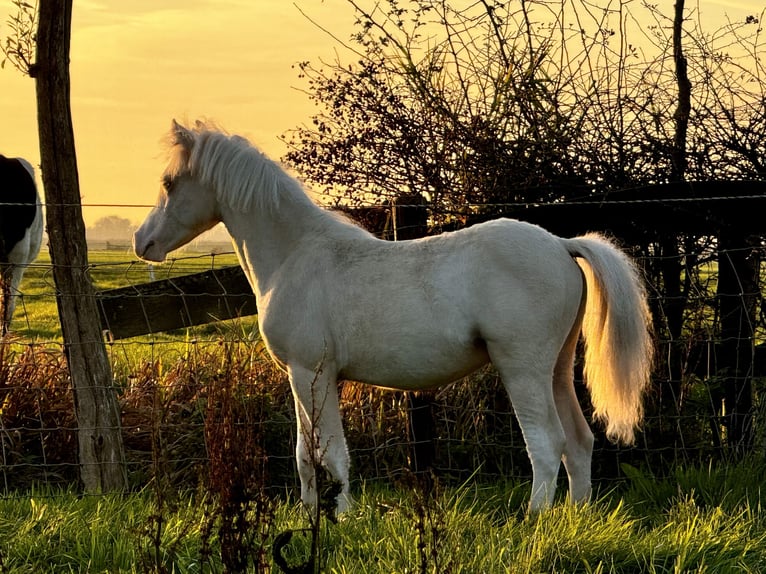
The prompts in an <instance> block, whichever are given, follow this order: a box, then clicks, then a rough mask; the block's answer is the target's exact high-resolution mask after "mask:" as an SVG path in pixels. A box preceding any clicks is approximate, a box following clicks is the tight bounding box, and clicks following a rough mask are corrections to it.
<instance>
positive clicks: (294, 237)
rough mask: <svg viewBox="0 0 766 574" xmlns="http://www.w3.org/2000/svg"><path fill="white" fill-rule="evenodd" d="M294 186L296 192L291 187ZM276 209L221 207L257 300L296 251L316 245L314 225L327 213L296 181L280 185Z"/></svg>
mask: <svg viewBox="0 0 766 574" xmlns="http://www.w3.org/2000/svg"><path fill="white" fill-rule="evenodd" d="M292 185H295V186H296V188H295V189H291V188H290V186H292ZM280 186H281V187H282V188H283V189H280V190H279V194H280V198H279V205H278V207H277V206H263V205H259V204H258V202H252V204H251V206H250V207H249V208H248V209H246V210H244V211H242V210H240V209H238V208H237V207H235V206H226V205H223V206H221V215H222V220H223V223H224V225H225V226H226V229H227V230H228V232H229V234H230V235H231V237H232V240H233V242H234V246H235V249H236V251H237V256H238V258H239V262H240V265H241V266H242V268H243V269H244V271H245V274H246V275H247V277H248V280H249V281H250V284H251V286H252V287H253V291H254V292H255V295H256V299H260V298H262V297H263V296H265V294H266V293H267V292H268V291H269V290H270V289H271V282H272V278H273V277H274V274H275V273H276V272H277V271H278V270H279V268H280V267H281V265H282V264H283V263H284V261H285V260H286V259H287V258H288V257H289V255H290V253H292V252H293V251H294V250H295V249H297V248H298V247H299V246H301V245H307V244H310V243H315V241H313V240H312V239H311V237H310V236H315V235H317V234H318V233H317V229H318V227H317V225H316V224H315V223H314V222H315V221H316V220H317V219H321V218H322V217H323V216H325V214H324V213H323V212H322V210H321V209H320V208H319V207H317V206H316V205H315V204H314V203H313V202H312V201H311V200H310V199H309V198H308V197H307V196H306V194H305V193H304V192H303V190H302V189H300V186H299V184H298V183H297V182H293V181H292V180H286V181H283V182H280Z"/></svg>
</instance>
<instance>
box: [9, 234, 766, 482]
mask: <svg viewBox="0 0 766 574" xmlns="http://www.w3.org/2000/svg"><path fill="white" fill-rule="evenodd" d="M695 245H696V246H697V247H698V248H699V250H698V251H697V252H691V251H689V250H686V251H683V252H681V253H678V254H676V255H675V256H674V258H672V259H671V261H670V262H671V263H672V264H673V265H675V266H676V267H678V268H679V269H683V270H684V273H683V275H684V281H685V285H686V287H685V290H684V291H683V293H682V294H681V295H680V296H675V299H674V296H673V295H672V294H671V295H669V294H668V293H667V289H666V286H665V285H663V284H661V282H657V281H655V280H654V279H653V275H652V273H651V272H647V277H648V279H649V282H650V284H649V291H650V294H651V297H652V302H651V303H652V308H653V310H654V312H655V315H656V319H657V325H656V328H657V338H656V344H657V349H658V356H659V362H658V364H657V365H656V369H655V377H654V385H653V387H652V389H651V390H650V392H649V395H648V397H647V402H646V418H645V422H644V425H643V430H642V432H641V433H640V434H639V440H638V443H637V444H636V445H635V446H633V447H630V448H626V447H616V446H614V445H611V444H610V443H608V442H607V441H606V440H605V439H604V437H603V432H602V430H601V429H599V428H598V426H597V425H594V429H595V430H596V437H597V443H596V450H595V455H594V469H593V473H594V478H595V479H596V480H613V479H615V478H619V477H620V476H621V473H622V470H621V468H622V465H624V464H630V465H640V466H648V467H650V468H651V469H652V470H653V471H655V472H657V473H662V472H663V469H670V468H672V466H673V465H677V464H687V463H700V462H707V461H711V460H716V461H726V460H728V459H729V458H731V457H732V456H740V455H741V454H742V453H741V449H739V448H738V446H737V445H736V444H732V442H731V441H730V440H728V439H729V438H730V434H731V432H732V431H731V427H730V422H729V419H728V418H727V417H728V416H729V415H730V414H731V413H730V412H729V410H727V409H730V408H731V405H730V404H728V403H727V397H728V396H729V395H728V394H727V392H728V391H727V388H726V385H732V384H735V385H739V383H741V382H743V381H742V379H746V381H747V385H741V386H738V388H740V389H741V390H740V391H738V392H747V393H749V394H750V397H749V398H750V400H749V401H748V402H747V405H748V411H749V412H748V413H747V415H748V422H747V425H749V426H748V432H749V436H750V437H751V438H750V440H749V441H748V442H747V443H746V445H745V446H746V448H747V450H748V452H749V453H750V454H753V453H754V454H756V455H758V456H763V455H764V452H765V448H766V445H765V444H764V443H766V410H764V409H765V407H764V401H763V393H764V389H765V388H766V385H765V384H764V378H763V377H764V376H766V334H765V333H766V332H765V331H764V328H765V327H766V319H765V317H764V316H765V312H764V307H763V305H762V304H761V301H762V293H761V292H760V288H759V289H758V290H757V291H756V292H743V291H742V290H741V289H740V290H737V291H733V292H721V290H720V288H719V262H720V261H722V260H724V259H725V258H726V257H729V256H730V255H732V256H733V255H735V254H737V253H738V252H740V251H743V250H744V251H746V252H747V255H748V257H754V258H757V259H758V260H759V261H760V260H762V259H763V256H764V253H763V250H764V248H763V247H762V246H760V243H759V244H758V245H757V246H756V247H753V245H752V244H749V245H747V246H743V247H737V248H734V249H731V250H724V251H721V250H720V249H719V248H718V246H717V244H716V242H715V241H707V242H703V241H699V242H697V243H696V244H695ZM695 248H696V247H695ZM637 256H638V258H639V263H640V264H641V265H642V266H643V267H644V268H646V269H650V268H652V267H653V266H656V264H657V263H658V262H661V263H663V264H667V263H668V256H666V255H664V254H652V253H645V254H637ZM690 262H691V263H693V265H691V264H690ZM234 264H236V260H235V258H234V256H233V255H232V254H231V253H219V254H215V255H210V254H200V253H189V252H187V253H185V254H183V255H182V256H180V257H178V258H176V259H174V260H172V261H171V262H170V263H169V264H168V265H166V266H163V267H151V266H147V265H146V264H145V263H140V262H137V261H136V260H135V259H133V258H132V257H131V256H130V255H128V254H125V253H121V252H117V253H115V252H106V251H103V252H102V251H95V252H93V253H92V254H91V270H90V271H91V276H92V277H93V280H94V283H95V284H96V287H97V288H99V289H112V288H115V287H124V286H126V285H127V286H131V285H138V284H141V283H144V282H146V281H150V280H157V279H163V278H174V277H181V276H184V275H186V274H189V273H193V272H198V271H203V270H208V269H218V268H221V267H224V266H229V265H234ZM51 277H52V272H51V265H50V262H49V261H47V260H46V256H45V255H43V256H42V257H41V259H40V260H39V261H38V262H37V263H35V264H34V265H32V266H31V267H30V269H29V270H28V271H27V275H26V276H25V280H24V282H23V283H22V287H21V290H22V296H21V298H20V302H19V305H18V309H17V314H16V317H15V318H14V322H13V324H12V333H11V334H10V335H9V336H8V337H6V339H5V340H4V342H3V343H2V344H0V481H1V482H0V489H2V494H3V495H4V496H14V495H23V493H24V492H26V491H28V489H29V488H31V487H33V486H35V487H39V486H40V485H48V486H51V487H54V486H55V487H59V486H64V487H76V486H77V484H78V473H79V463H78V458H77V448H78V446H77V430H78V424H77V420H76V417H75V414H74V408H73V400H74V399H73V396H72V391H71V386H70V381H69V375H68V372H67V369H66V359H65V357H66V352H65V348H64V346H63V343H62V341H61V335H60V331H59V329H58V322H57V321H58V319H57V314H56V302H55V286H54V284H53V281H52V278H51ZM758 284H759V285H760V284H761V283H760V271H759V283H758ZM679 297H680V301H679ZM726 298H734V299H736V300H742V299H743V298H750V299H755V300H756V304H755V307H754V309H755V310H754V312H753V313H752V316H751V317H750V319H751V320H752V321H753V322H754V323H753V324H752V325H751V326H750V327H751V328H750V329H749V332H750V333H751V335H750V336H749V337H746V338H743V339H741V340H736V341H734V344H735V346H736V348H737V349H738V350H739V351H741V352H739V354H738V357H739V359H738V360H741V358H742V357H749V359H750V363H749V364H746V365H743V364H739V365H738V366H737V372H736V373H732V372H731V365H730V364H724V363H723V362H722V352H721V346H722V345H724V344H727V343H728V344H731V343H732V341H731V337H730V334H727V333H725V332H723V331H722V327H721V322H722V318H721V311H720V309H721V301H723V300H725V299H726ZM674 302H675V303H676V304H677V303H678V302H682V303H683V312H682V318H683V325H682V328H681V330H680V331H678V332H677V333H676V334H675V335H670V334H669V330H668V329H667V328H666V327H665V323H664V319H665V316H666V314H667V307H668V305H673V304H674ZM106 344H107V349H108V353H109V356H110V359H111V361H112V368H113V374H114V386H115V388H116V390H117V393H118V396H119V402H120V407H121V410H122V417H121V424H122V426H121V429H122V435H123V439H124V444H125V449H126V458H127V461H126V464H127V473H128V477H129V484H130V486H131V487H132V488H136V489H138V488H141V487H143V486H144V485H146V484H147V483H148V481H149V480H151V478H152V477H153V476H155V475H156V473H157V472H158V471H160V470H159V469H161V472H162V473H163V475H164V476H165V478H166V479H167V480H168V481H169V482H170V483H171V484H173V485H176V486H178V487H194V486H195V485H197V484H199V482H200V481H202V480H204V477H205V476H206V475H207V474H208V473H210V472H215V469H211V468H210V464H209V460H210V456H209V452H208V440H207V438H206V436H207V435H206V433H209V427H210V425H211V424H215V417H216V416H217V414H216V405H217V404H218V402H217V399H216V396H217V395H216V393H217V392H220V389H221V388H222V386H223V387H225V386H226V385H229V387H230V388H233V389H234V393H235V396H236V399H237V402H238V404H239V405H240V407H241V409H242V412H251V413H253V412H254V413H257V417H258V418H257V420H255V422H253V419H252V418H248V417H245V416H244V415H237V416H240V418H239V419H238V420H239V422H238V423H237V424H241V425H245V424H255V425H256V426H257V428H258V436H259V437H260V441H261V448H262V449H263V452H265V453H266V455H267V457H268V476H269V482H270V484H271V486H272V487H273V488H275V489H278V490H282V491H283V490H284V489H285V488H288V489H294V488H297V487H298V482H297V481H298V478H297V473H296V471H295V466H294V460H293V459H294V452H295V432H296V431H295V423H294V419H295V415H294V412H293V401H292V397H291V395H290V389H289V384H288V382H287V379H286V376H285V375H284V374H283V373H282V372H281V371H280V370H279V369H278V368H276V367H275V366H274V364H273V363H272V362H271V360H270V359H269V357H268V355H267V353H266V351H265V348H264V346H263V344H262V342H261V341H260V338H259V335H258V330H257V322H256V319H255V317H252V316H248V317H242V318H238V319H233V320H229V321H225V322H217V323H216V322H213V323H210V324H207V325H200V326H196V327H189V328H184V329H181V330H177V331H173V332H169V333H155V334H149V335H144V336H140V337H135V338H129V339H124V340H119V341H112V342H107V343H106ZM578 379H579V376H578ZM576 386H577V391H578V394H579V396H580V397H581V399H582V405H583V408H584V410H585V411H586V414H589V412H590V404H589V401H588V398H587V391H586V390H585V388H584V385H583V384H582V381H581V380H578V381H577V383H576ZM216 389H218V390H216ZM669 389H670V390H669ZM742 389H744V390H742ZM422 397H423V400H422V401H421V403H420V406H418V407H413V405H412V403H411V402H410V401H408V399H407V395H406V394H404V393H400V392H391V391H384V390H378V389H373V388H371V387H367V386H364V385H361V384H358V383H343V384H342V388H341V401H342V410H343V416H344V424H345V430H346V435H347V440H348V445H349V450H350V453H351V458H352V477H354V478H355V479H356V480H367V481H369V480H381V481H386V482H388V481H391V480H392V479H396V478H397V477H400V476H401V475H402V473H403V472H404V471H405V469H408V468H413V466H414V465H415V462H416V461H414V460H413V458H414V457H416V456H418V454H417V453H418V446H419V445H418V443H419V442H423V440H424V439H423V437H418V436H413V429H412V426H411V420H412V411H413V408H418V409H424V410H426V411H427V416H428V418H429V420H431V421H432V424H431V432H430V436H428V437H427V438H426V439H425V440H426V441H427V442H428V449H429V450H430V454H429V458H430V459H431V460H430V462H429V466H430V468H431V469H432V470H433V472H435V473H436V474H437V475H439V476H441V477H444V478H446V479H449V480H455V481H462V480H465V479H466V478H468V477H469V476H477V477H478V479H479V480H504V479H520V480H527V479H529V478H530V477H531V468H530V465H529V461H528V459H527V457H526V452H525V447H524V441H523V438H522V436H521V433H520V431H519V428H518V426H517V424H516V421H515V419H514V416H513V411H512V407H511V404H510V402H509V400H508V398H507V395H506V393H505V391H504V389H503V387H502V384H501V381H500V380H499V378H498V376H497V374H496V373H495V372H494V370H493V369H492V368H491V367H485V368H483V369H481V370H480V371H479V372H477V373H475V374H474V375H471V376H470V377H468V378H466V379H465V380H462V381H459V382H457V383H454V384H452V385H449V386H447V387H444V388H442V389H440V390H438V391H435V392H432V393H427V394H423V395H422ZM745 454H747V453H745Z"/></svg>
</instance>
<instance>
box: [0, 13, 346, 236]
mask: <svg viewBox="0 0 766 574" xmlns="http://www.w3.org/2000/svg"><path fill="white" fill-rule="evenodd" d="M296 5H297V6H299V7H300V8H301V9H302V10H303V11H304V12H305V13H306V14H307V15H309V16H310V17H311V18H312V19H313V20H315V21H316V22H317V23H319V24H321V25H322V26H323V27H327V28H328V29H331V30H333V31H334V32H335V31H337V32H338V34H339V36H340V37H342V38H344V39H346V38H348V36H349V34H350V32H351V30H352V24H353V12H352V10H351V8H350V6H349V5H348V4H347V3H346V1H345V0H322V1H319V0H298V1H297V2H295V3H293V2H292V1H288V0H162V1H157V0H74V10H73V17H72V49H71V67H70V73H71V78H72V94H71V96H72V114H73V118H74V120H73V121H74V129H75V141H76V146H77V158H78V167H79V174H80V188H81V193H82V202H83V205H84V207H83V215H84V218H85V220H86V224H87V225H92V224H93V222H94V221H95V220H97V219H98V218H99V217H102V216H104V215H109V214H116V215H119V216H121V217H126V218H128V219H130V220H132V221H135V222H140V221H141V220H142V219H143V217H144V216H145V214H146V212H147V209H146V208H141V209H129V208H125V207H121V208H109V207H104V208H102V207H89V204H115V205H125V204H153V203H154V200H155V198H156V193H157V190H158V189H159V177H160V173H161V171H162V170H163V169H164V167H165V166H164V152H163V150H162V148H161V145H160V140H161V139H162V137H163V136H164V134H165V133H166V132H167V130H168V129H169V127H170V122H171V119H172V118H179V119H188V120H190V121H193V120H195V119H197V118H207V119H211V120H214V121H215V122H217V123H218V124H219V125H221V126H222V127H224V128H226V129H227V130H228V131H230V132H233V133H239V134H242V135H245V136H247V137H249V138H250V139H251V140H252V141H253V142H254V143H255V144H257V145H258V146H259V147H260V148H261V149H263V150H264V151H265V152H266V153H267V154H269V155H270V156H271V157H273V158H275V159H276V158H278V157H279V156H280V155H282V154H283V153H284V151H285V147H284V145H283V144H282V143H281V142H280V141H279V140H278V136H279V135H280V134H283V133H284V132H285V131H287V130H289V129H291V128H294V127H296V126H297V125H299V124H301V123H303V122H306V121H307V120H308V119H309V118H310V116H311V114H312V113H313V110H314V109H315V108H314V105H313V104H312V103H311V102H310V101H309V100H308V97H307V96H306V94H305V93H302V92H301V91H299V90H298V89H296V88H300V87H305V86H302V84H301V81H300V80H299V79H298V73H297V71H296V70H295V69H292V66H293V64H295V63H296V62H298V61H301V60H312V61H315V60H316V59H317V58H318V57H323V58H325V59H334V58H335V55H334V54H335V50H337V49H341V48H340V47H339V46H337V44H336V42H335V41H334V40H332V38H330V37H329V36H328V35H327V34H326V33H325V32H322V31H321V30H320V29H319V28H317V26H316V25H314V24H312V23H311V22H310V21H309V20H308V19H306V17H304V16H303V15H302V14H301V12H300V11H299V10H298V8H297V7H296ZM11 9H12V5H11V2H10V0H0V38H4V37H5V36H6V35H7V33H8V28H7V25H6V22H7V19H8V13H9V12H10V10H11ZM0 153H2V154H4V155H8V156H22V157H26V158H27V159H29V160H30V161H31V162H32V164H33V165H35V166H38V165H39V158H40V153H39V149H38V141H37V126H36V106H35V86H34V80H32V79H30V78H28V77H25V76H23V75H22V74H21V73H20V72H18V71H16V70H15V69H13V68H12V67H11V66H10V65H9V64H7V63H6V67H5V69H4V70H0ZM39 180H40V177H39V174H38V181H39Z"/></svg>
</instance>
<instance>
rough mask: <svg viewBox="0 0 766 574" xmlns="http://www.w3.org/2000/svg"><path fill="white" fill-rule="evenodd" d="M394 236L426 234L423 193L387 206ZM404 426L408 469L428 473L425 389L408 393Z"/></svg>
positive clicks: (428, 397)
mask: <svg viewBox="0 0 766 574" xmlns="http://www.w3.org/2000/svg"><path fill="white" fill-rule="evenodd" d="M391 209H392V215H393V217H392V219H393V227H394V238H395V240H397V241H404V240H407V239H418V238H420V237H425V236H426V235H427V234H428V213H427V211H426V206H425V200H424V198H423V196H421V195H417V194H413V195H403V196H400V197H398V198H397V199H395V200H394V202H393V203H392V205H391ZM406 395H407V422H408V425H407V428H408V430H409V435H410V436H409V439H410V443H411V445H412V446H411V448H410V468H411V470H412V471H413V472H415V473H416V474H422V473H429V472H430V471H431V470H432V469H433V463H434V458H435V456H436V453H435V450H434V442H433V440H434V432H433V428H434V420H433V396H432V393H429V392H422V391H417V392H408V393H406Z"/></svg>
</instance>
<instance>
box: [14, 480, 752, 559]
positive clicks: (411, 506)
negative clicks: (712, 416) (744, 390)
mask: <svg viewBox="0 0 766 574" xmlns="http://www.w3.org/2000/svg"><path fill="white" fill-rule="evenodd" d="M763 476H764V468H763V467H753V466H750V465H740V466H735V467H730V468H718V469H713V468H710V469H706V468H699V469H694V470H679V471H677V472H676V473H675V474H674V475H673V476H671V477H669V478H667V479H665V480H653V479H652V477H650V476H643V475H636V476H634V477H633V479H632V480H630V481H628V482H627V483H626V484H624V485H623V486H622V487H621V488H619V489H615V490H612V491H610V492H608V493H606V494H605V495H602V496H601V497H600V498H599V499H598V500H597V501H596V502H594V503H591V504H587V505H584V506H580V507H573V506H567V505H558V506H555V507H554V508H553V509H551V510H548V511H545V512H544V513H542V514H541V515H539V516H537V517H526V518H525V517H524V516H523V515H522V513H521V512H520V507H521V506H522V505H523V501H524V499H525V498H526V497H527V496H528V492H527V488H528V485H524V484H511V483H502V484H494V485H491V486H487V485H481V486H477V485H470V486H469V485H466V486H463V487H459V488H456V489H448V490H445V491H444V492H442V493H441V494H439V495H437V496H436V497H435V499H434V500H433V501H432V502H431V503H429V504H428V505H426V506H425V507H424V506H423V502H422V499H420V500H419V499H418V495H417V493H414V494H413V492H411V491H408V490H405V489H396V490H394V489H389V488H385V489H383V488H370V489H367V490H363V492H362V493H361V495H360V497H359V501H358V505H357V506H356V508H355V510H354V511H352V512H351V513H350V514H349V515H347V516H346V517H344V518H343V519H342V520H341V521H340V522H339V523H338V524H327V525H324V526H323V527H322V551H323V556H324V560H323V568H322V571H323V572H327V573H334V574H341V573H342V574H378V573H380V574H390V573H401V574H405V573H420V572H423V573H426V572H427V573H429V574H430V573H433V574H437V573H438V574H446V573H454V574H458V573H471V574H474V573H484V574H501V573H514V574H516V573H518V574H521V573H524V574H526V573H542V572H561V573H564V572H565V573H569V574H573V573H589V574H592V573H602V574H606V573H612V572H614V573H639V572H640V573H668V574H670V573H684V572H695V573H710V574H713V573H716V574H720V573H742V572H752V573H755V572H762V568H763V560H764V558H763V557H764V556H765V555H766V519H765V518H764V516H763V514H762V512H761V505H762V501H761V494H760V491H761V480H762V477H763ZM172 507H173V509H172V511H169V512H167V513H166V514H165V515H164V517H163V519H164V529H163V531H162V535H161V541H160V546H159V548H160V552H159V554H158V555H155V547H154V542H153V540H152V533H151V529H150V528H149V525H150V524H152V516H155V515H156V514H155V513H156V508H155V503H154V502H153V500H152V497H151V496H150V495H149V493H148V492H141V493H138V494H134V495H130V496H99V497H85V498H82V497H80V496H78V495H76V494H75V493H69V492H52V491H42V492H32V493H30V494H29V497H20V498H5V499H2V500H0V572H14V573H24V572H30V573H31V572H49V573H73V572H83V573H84V572H110V573H118V572H120V573H121V572H125V573H142V572H160V571H162V572H174V573H197V572H222V571H224V570H223V568H222V565H221V561H220V557H216V555H215V550H217V549H218V545H219V543H220V541H219V540H216V539H215V537H213V538H212V539H211V536H210V533H206V532H205V526H204V525H205V524H206V523H207V520H208V519H209V518H210V513H211V512H212V510H211V509H212V507H211V505H210V504H209V500H208V499H206V498H205V497H204V496H202V495H200V494H189V493H184V494H180V495H178V496H177V497H175V500H174V503H173V505H172ZM419 515H420V518H419ZM305 526H306V517H305V514H304V512H303V511H302V510H301V509H300V508H299V507H298V506H297V504H296V503H294V502H292V501H287V502H281V503H280V504H279V505H278V506H277V507H276V509H275V512H274V518H273V523H272V524H271V526H270V528H269V532H268V534H267V535H266V537H265V538H266V539H265V546H266V548H267V549H269V548H270V547H271V543H272V542H273V540H274V538H275V536H276V535H278V534H279V533H281V532H284V531H286V530H288V529H297V528H303V527H305ZM260 542H261V541H259V540H253V546H256V545H258V544H260ZM206 545H208V546H206ZM209 546H212V552H211V548H210V547H209ZM307 554H308V541H307V540H306V539H305V538H297V539H296V540H295V541H294V542H293V543H291V544H290V546H289V547H288V548H287V549H286V551H285V552H284V555H285V557H286V558H287V559H288V562H289V563H292V564H299V563H301V562H302V561H304V560H305V558H306V556H307ZM157 557H159V560H157ZM158 562H159V563H158ZM268 562H269V563H270V558H269V560H268ZM253 571H255V570H253ZM260 571H271V572H274V573H275V574H278V573H279V572H280V570H278V569H277V568H272V569H271V570H260Z"/></svg>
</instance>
